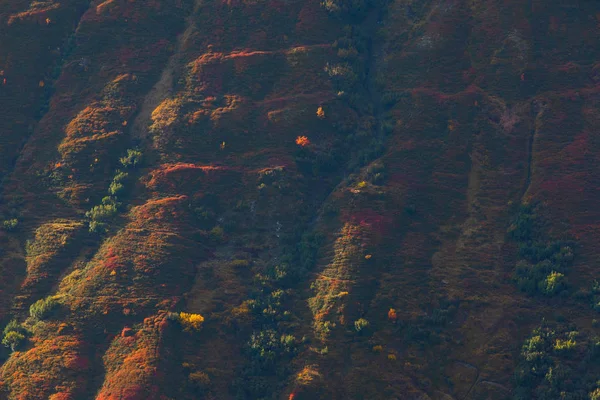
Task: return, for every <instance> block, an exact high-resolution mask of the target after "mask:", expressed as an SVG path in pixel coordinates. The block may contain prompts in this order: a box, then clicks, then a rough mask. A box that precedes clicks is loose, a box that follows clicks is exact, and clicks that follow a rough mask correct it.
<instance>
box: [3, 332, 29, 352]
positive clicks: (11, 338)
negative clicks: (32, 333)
mask: <svg viewBox="0 0 600 400" xmlns="http://www.w3.org/2000/svg"><path fill="white" fill-rule="evenodd" d="M24 341H25V335H23V334H22V333H19V332H16V331H10V332H8V333H7V334H6V335H4V338H3V339H2V344H3V345H4V346H6V347H9V348H10V349H11V351H15V350H16V349H17V348H18V347H19V346H20V345H21V344H22V343H23V342H24Z"/></svg>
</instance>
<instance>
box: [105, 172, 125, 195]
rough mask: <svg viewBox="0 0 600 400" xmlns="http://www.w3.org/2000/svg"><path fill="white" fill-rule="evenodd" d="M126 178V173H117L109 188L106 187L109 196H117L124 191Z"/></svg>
mask: <svg viewBox="0 0 600 400" xmlns="http://www.w3.org/2000/svg"><path fill="white" fill-rule="evenodd" d="M128 177H129V174H128V173H127V172H121V171H117V173H116V175H115V176H114V178H113V180H112V182H111V183H110V186H109V187H108V193H109V194H110V195H111V196H118V195H121V194H123V192H124V191H125V181H126V180H127V178H128Z"/></svg>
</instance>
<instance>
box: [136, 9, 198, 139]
mask: <svg viewBox="0 0 600 400" xmlns="http://www.w3.org/2000/svg"><path fill="white" fill-rule="evenodd" d="M201 4H202V0H196V1H195V4H194V10H193V11H192V12H191V14H190V15H189V16H188V17H187V18H186V21H185V30H184V31H183V33H182V34H181V35H179V36H178V37H177V45H176V48H175V52H174V53H173V55H172V56H171V57H170V58H169V61H168V62H167V65H166V67H165V69H164V70H163V72H162V74H161V76H160V79H159V80H158V82H156V84H155V85H154V87H153V88H152V89H151V90H150V92H149V93H148V94H147V95H146V97H145V98H144V102H143V103H142V107H141V108H140V112H139V113H138V115H137V116H136V118H135V120H134V121H133V125H132V128H131V136H132V137H133V138H134V139H141V140H144V139H146V138H147V136H148V125H149V122H150V119H151V117H152V112H153V111H154V110H155V109H156V107H158V105H159V104H160V103H162V102H163V100H164V99H166V98H167V97H169V96H170V95H171V94H172V92H173V78H174V76H175V71H176V69H177V66H178V64H179V61H180V58H181V57H180V55H181V49H182V48H183V45H184V44H185V43H186V42H187V40H188V39H189V38H190V37H191V35H192V34H193V33H194V31H195V29H196V24H195V23H194V16H195V14H196V11H197V10H198V8H199V7H200V5H201Z"/></svg>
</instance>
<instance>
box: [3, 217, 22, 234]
mask: <svg viewBox="0 0 600 400" xmlns="http://www.w3.org/2000/svg"><path fill="white" fill-rule="evenodd" d="M18 225H19V220H18V219H16V218H11V219H7V220H4V221H2V229H4V230H5V231H7V232H12V231H14V230H16V229H17V226H18Z"/></svg>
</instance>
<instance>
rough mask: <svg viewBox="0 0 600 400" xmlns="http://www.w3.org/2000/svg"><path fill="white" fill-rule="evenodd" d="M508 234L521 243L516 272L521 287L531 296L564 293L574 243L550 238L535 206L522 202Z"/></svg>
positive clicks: (516, 280) (514, 277)
mask: <svg viewBox="0 0 600 400" xmlns="http://www.w3.org/2000/svg"><path fill="white" fill-rule="evenodd" d="M508 234H509V235H510V236H511V237H512V238H513V239H514V240H515V241H517V242H518V243H519V253H518V255H519V260H518V261H517V264H516V266H515V271H514V274H513V280H514V281H515V282H516V284H517V286H518V287H519V289H520V290H522V291H524V292H526V293H528V294H530V295H534V294H543V295H546V296H554V295H557V294H560V293H562V292H564V291H565V290H566V288H567V279H566V276H565V274H566V273H567V270H568V267H569V266H570V265H571V263H572V262H573V258H574V255H573V243H571V242H567V241H562V240H551V239H549V238H547V237H546V236H545V235H544V232H543V226H542V223H541V221H540V218H539V216H538V215H537V213H536V207H534V206H533V205H521V207H520V208H519V211H518V213H517V215H516V216H515V218H514V219H513V221H512V223H511V225H510V226H509V228H508Z"/></svg>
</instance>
